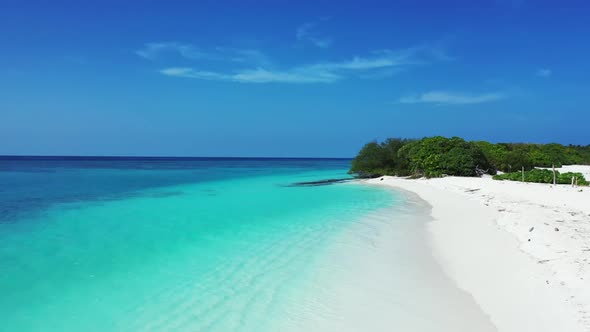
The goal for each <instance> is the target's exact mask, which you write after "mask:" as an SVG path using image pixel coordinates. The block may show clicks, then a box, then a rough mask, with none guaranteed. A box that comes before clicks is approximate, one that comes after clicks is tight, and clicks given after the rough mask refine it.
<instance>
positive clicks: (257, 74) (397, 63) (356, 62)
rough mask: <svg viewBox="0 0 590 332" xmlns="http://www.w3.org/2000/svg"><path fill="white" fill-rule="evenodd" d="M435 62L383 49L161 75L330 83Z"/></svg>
mask: <svg viewBox="0 0 590 332" xmlns="http://www.w3.org/2000/svg"><path fill="white" fill-rule="evenodd" d="M438 60H439V58H438V57H435V58H434V59H433V56H432V55H431V54H430V52H429V49H428V48H424V47H418V48H410V49H402V50H397V51H392V50H382V51H376V52H372V53H371V54H370V55H369V56H365V57H359V56H356V57H353V58H352V59H349V60H345V61H339V62H318V63H314V64H308V65H301V66H294V67H290V68H286V69H275V68H273V67H272V66H267V67H265V66H257V67H254V68H241V69H238V70H234V71H229V72H216V71H205V70H200V69H194V68H192V67H172V68H165V69H163V70H161V71H160V73H162V74H164V75H167V76H176V77H186V78H194V79H203V80H219V81H231V82H240V83H272V82H277V83H331V82H335V81H338V80H341V79H344V78H347V77H351V76H355V77H360V78H368V77H373V78H376V77H379V76H381V77H385V76H387V75H393V74H395V73H398V72H400V71H402V70H404V69H407V68H408V67H410V66H414V65H419V64H427V63H430V62H432V61H438Z"/></svg>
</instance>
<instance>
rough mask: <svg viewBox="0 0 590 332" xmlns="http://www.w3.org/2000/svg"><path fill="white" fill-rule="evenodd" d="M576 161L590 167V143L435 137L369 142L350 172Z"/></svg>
mask: <svg viewBox="0 0 590 332" xmlns="http://www.w3.org/2000/svg"><path fill="white" fill-rule="evenodd" d="M574 164H584V165H590V145H587V146H581V145H567V146H564V145H561V144H557V143H551V144H530V143H495V144H494V143H490V142H485V141H466V140H464V139H462V138H460V137H451V138H446V137H442V136H435V137H426V138H422V139H402V138H388V139H386V140H385V141H383V142H377V141H373V142H370V143H367V144H366V145H365V146H363V148H362V149H361V150H360V151H359V153H358V155H357V156H356V157H355V158H354V159H353V160H352V163H351V168H350V173H351V174H356V175H357V176H359V177H377V176H382V175H395V176H414V177H423V176H424V177H440V176H444V175H454V176H481V175H482V174H486V173H487V174H491V175H495V174H496V173H497V172H498V171H502V172H505V173H510V172H516V171H521V170H522V169H523V168H524V169H525V170H531V169H533V168H535V167H552V166H553V165H555V167H561V166H562V165H574Z"/></svg>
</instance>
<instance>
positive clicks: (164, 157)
mask: <svg viewBox="0 0 590 332" xmlns="http://www.w3.org/2000/svg"><path fill="white" fill-rule="evenodd" d="M4 158H104V159H108V158H111V159H122V158H129V159H333V160H349V159H354V157H239V156H225V157H213V156H123V155H25V154H22V155H19V154H16V155H13V154H0V159H4Z"/></svg>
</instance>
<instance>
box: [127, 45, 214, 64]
mask: <svg viewBox="0 0 590 332" xmlns="http://www.w3.org/2000/svg"><path fill="white" fill-rule="evenodd" d="M166 53H172V54H177V55H179V56H181V57H184V58H187V59H201V58H205V57H208V54H207V53H206V52H203V51H202V50H199V49H198V48H196V47H194V46H193V45H190V44H181V43H176V42H161V43H147V44H145V45H144V47H143V48H142V49H140V50H137V51H135V54H137V55H139V56H140V57H142V58H146V59H149V60H155V59H157V58H158V57H160V56H162V55H163V54H166Z"/></svg>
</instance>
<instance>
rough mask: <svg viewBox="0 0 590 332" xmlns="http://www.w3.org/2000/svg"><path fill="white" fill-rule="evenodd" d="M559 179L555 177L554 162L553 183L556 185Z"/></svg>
mask: <svg viewBox="0 0 590 332" xmlns="http://www.w3.org/2000/svg"><path fill="white" fill-rule="evenodd" d="M556 182H557V180H556V178H555V164H553V185H556V184H557V183H556Z"/></svg>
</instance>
